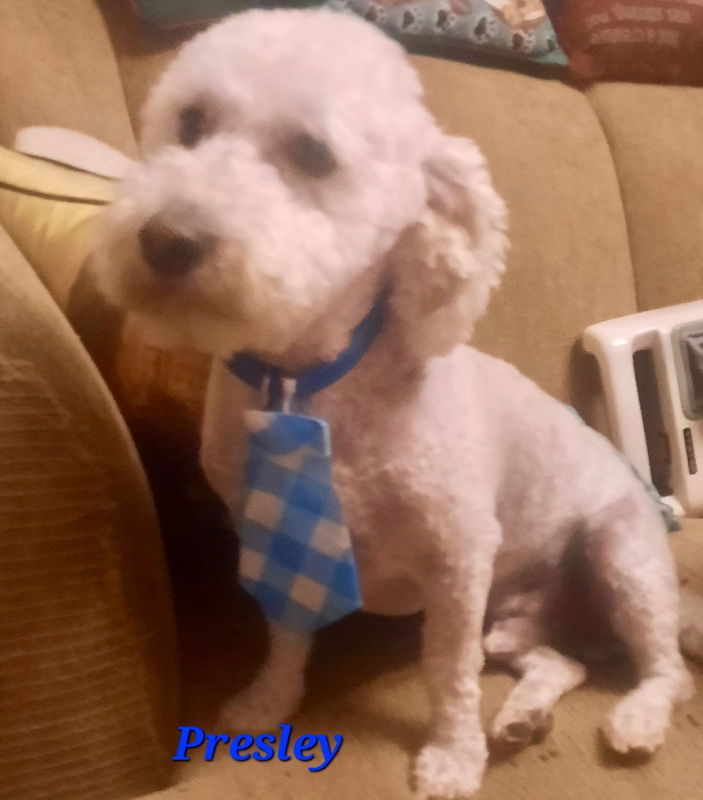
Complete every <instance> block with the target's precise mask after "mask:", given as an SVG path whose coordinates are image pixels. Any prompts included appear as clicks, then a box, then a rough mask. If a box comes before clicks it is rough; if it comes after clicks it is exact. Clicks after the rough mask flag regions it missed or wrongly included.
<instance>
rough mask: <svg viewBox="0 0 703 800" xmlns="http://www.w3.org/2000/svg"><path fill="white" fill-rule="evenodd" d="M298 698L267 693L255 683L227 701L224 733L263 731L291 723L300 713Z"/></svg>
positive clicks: (221, 720) (222, 724)
mask: <svg viewBox="0 0 703 800" xmlns="http://www.w3.org/2000/svg"><path fill="white" fill-rule="evenodd" d="M297 706H298V701H297V699H295V700H292V699H291V698H290V697H287V696H285V697H284V696H283V695H281V694H280V693H278V692H272V691H266V690H263V689H262V688H261V687H259V686H257V685H256V684H253V685H252V686H250V687H248V688H247V689H244V691H242V692H239V693H237V694H235V695H234V696H233V697H230V698H229V700H227V701H225V703H224V705H223V706H222V709H221V711H220V717H219V727H221V728H222V730H229V731H246V732H247V733H251V732H254V733H256V732H262V731H270V730H272V729H274V728H276V727H277V726H278V725H280V723H281V722H287V721H288V719H289V717H290V716H291V715H292V714H294V713H295V711H296V710H297Z"/></svg>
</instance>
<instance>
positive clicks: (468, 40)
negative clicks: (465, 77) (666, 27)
mask: <svg viewBox="0 0 703 800" xmlns="http://www.w3.org/2000/svg"><path fill="white" fill-rule="evenodd" d="M328 4H329V5H330V6H331V7H335V8H344V7H346V8H351V9H352V10H353V11H355V12H356V13H358V14H360V15H361V16H363V17H364V18H365V19H367V20H370V21H371V22H374V23H376V24H377V25H379V26H380V27H382V28H384V29H385V30H386V31H388V32H389V33H391V34H393V35H395V36H397V37H399V38H401V39H405V40H407V41H408V44H410V40H409V38H408V37H412V40H413V41H417V40H422V41H423V42H427V43H432V44H436V45H441V46H442V47H443V48H445V49H447V51H448V52H449V54H451V55H458V54H459V53H462V52H469V53H471V52H474V53H477V52H478V53H485V54H487V55H494V56H495V55H497V56H503V57H505V56H509V57H510V59H513V60H514V59H519V60H521V61H532V62H537V63H541V64H553V65H560V66H564V65H565V64H566V57H565V55H564V53H563V51H562V50H561V48H560V47H559V44H558V43H557V37H556V34H555V33H554V28H553V27H552V23H551V21H550V19H549V17H548V16H547V12H546V10H545V7H544V3H543V2H542V0H329V3H328Z"/></svg>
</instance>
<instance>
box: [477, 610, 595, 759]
mask: <svg viewBox="0 0 703 800" xmlns="http://www.w3.org/2000/svg"><path fill="white" fill-rule="evenodd" d="M545 638H546V637H545V635H544V628H543V625H542V623H541V620H540V619H539V617H538V616H526V615H525V616H510V617H507V618H505V619H500V620H498V621H496V622H495V623H494V624H493V626H492V627H491V629H490V631H489V632H488V634H487V635H486V636H485V637H484V640H483V646H484V650H485V652H486V655H487V656H488V657H489V658H490V659H491V660H495V661H499V662H501V663H503V664H506V665H507V666H508V667H509V668H510V669H511V670H513V671H514V672H517V673H518V675H519V680H518V682H517V684H516V685H515V686H514V687H513V689H512V691H511V692H510V694H509V695H508V698H507V700H506V701H505V703H504V704H503V707H502V709H501V710H500V712H499V713H498V715H497V716H496V718H495V719H494V720H493V725H492V726H491V738H492V739H493V740H494V741H496V742H498V743H500V744H509V745H512V746H523V745H527V744H530V742H532V741H534V740H535V739H538V738H539V737H540V736H542V735H544V734H546V733H547V732H548V731H549V729H550V728H551V726H552V720H553V717H552V710H553V708H554V706H555V704H556V703H557V701H558V700H559V698H560V697H561V696H562V695H563V694H566V692H569V691H571V690H572V689H575V688H576V687H577V686H579V685H580V684H582V683H583V682H584V680H585V679H586V668H585V667H584V666H583V664H580V663H579V662H578V661H574V660H573V659H571V658H567V657H566V656H563V655H561V653H558V652H557V651H556V650H554V649H552V648H551V647H547V646H546V645H545V644H543V642H544V641H545Z"/></svg>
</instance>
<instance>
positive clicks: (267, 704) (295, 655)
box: [220, 622, 312, 732]
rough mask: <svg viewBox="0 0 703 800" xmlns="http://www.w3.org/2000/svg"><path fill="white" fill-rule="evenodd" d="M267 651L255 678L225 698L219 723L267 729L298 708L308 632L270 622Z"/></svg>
mask: <svg viewBox="0 0 703 800" xmlns="http://www.w3.org/2000/svg"><path fill="white" fill-rule="evenodd" d="M268 630H269V651H268V655H267V657H266V662H265V663H264V666H263V667H262V669H261V672H260V673H259V674H258V675H257V677H256V678H255V679H254V682H253V683H252V684H250V685H249V686H247V688H246V689H244V690H243V691H241V692H239V693H238V694H236V695H234V697H231V698H230V699H229V700H227V701H226V702H225V704H224V706H223V708H222V712H221V715H220V724H221V726H222V727H223V728H224V729H225V730H237V731H247V732H249V731H267V730H270V729H271V728H275V727H276V726H277V725H278V724H279V723H281V722H287V721H288V719H289V718H290V717H291V716H292V715H293V714H294V713H295V712H296V711H297V709H298V706H299V704H300V701H301V699H302V697H303V693H304V691H305V665H306V663H307V660H308V654H309V653H310V646H311V644H312V635H311V634H301V633H293V632H291V631H288V630H286V629H285V628H282V627H281V626H280V625H278V624H277V623H275V622H269V628H268Z"/></svg>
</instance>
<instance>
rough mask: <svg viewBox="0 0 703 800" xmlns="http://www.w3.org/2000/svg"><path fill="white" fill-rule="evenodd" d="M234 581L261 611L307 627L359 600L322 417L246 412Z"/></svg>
mask: <svg viewBox="0 0 703 800" xmlns="http://www.w3.org/2000/svg"><path fill="white" fill-rule="evenodd" d="M244 418H245V423H246V425H247V427H248V429H249V431H250V439H249V456H248V461H247V465H246V472H245V502H244V511H243V515H242V521H241V524H240V527H239V536H240V555H239V579H240V582H241V584H242V586H243V587H244V588H245V589H246V590H247V591H248V592H250V593H251V594H252V595H253V596H254V597H255V598H256V599H257V600H258V602H259V604H260V605H261V607H262V609H263V611H264V613H265V614H266V615H267V616H268V617H269V618H270V619H273V620H275V621H276V622H278V623H280V624H281V625H283V626H284V627H286V628H288V629H290V630H293V631H297V632H310V631H313V630H316V629H317V628H320V627H322V626H323V625H326V624H328V623H330V622H333V621H334V620H336V619H339V618H340V617H343V616H345V615H346V614H349V613H350V612H351V611H354V610H356V609H357V608H359V607H360V606H361V596H360V592H359V584H358V578H357V573H356V565H355V562H354V555H353V553H352V548H351V539H350V536H349V531H348V530H347V529H346V527H345V526H344V523H343V521H342V513H341V508H340V505H339V500H338V499H337V496H336V494H335V491H334V488H333V486H332V475H331V468H330V455H331V451H330V441H329V429H328V426H327V423H326V422H325V421H324V420H321V419H316V418H313V417H304V416H298V415H293V414H284V413H278V412H269V411H247V412H245V415H244Z"/></svg>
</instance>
